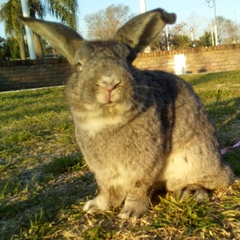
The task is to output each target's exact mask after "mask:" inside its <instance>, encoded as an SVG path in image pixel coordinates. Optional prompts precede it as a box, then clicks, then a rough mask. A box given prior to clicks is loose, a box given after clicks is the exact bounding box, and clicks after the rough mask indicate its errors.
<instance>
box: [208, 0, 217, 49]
mask: <svg viewBox="0 0 240 240" xmlns="http://www.w3.org/2000/svg"><path fill="white" fill-rule="evenodd" d="M211 1H212V5H210V2H211ZM206 2H207V3H208V7H210V8H213V9H214V32H215V45H216V46H217V45H218V29H217V6H216V0H206Z"/></svg>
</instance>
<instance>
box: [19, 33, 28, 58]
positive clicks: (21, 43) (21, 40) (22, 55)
mask: <svg viewBox="0 0 240 240" xmlns="http://www.w3.org/2000/svg"><path fill="white" fill-rule="evenodd" d="M18 45H19V49H20V58H21V60H25V59H26V52H25V42H24V36H23V34H21V35H20V36H19V37H18Z"/></svg>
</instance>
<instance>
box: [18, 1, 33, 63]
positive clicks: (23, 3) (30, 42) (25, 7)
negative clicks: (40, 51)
mask: <svg viewBox="0 0 240 240" xmlns="http://www.w3.org/2000/svg"><path fill="white" fill-rule="evenodd" d="M21 6H22V12H23V16H24V17H29V9H28V3H27V0H21ZM25 30H26V36H27V43H28V50H29V55H30V59H36V54H35V50H34V43H33V34H32V31H31V29H30V28H29V27H28V26H26V25H25Z"/></svg>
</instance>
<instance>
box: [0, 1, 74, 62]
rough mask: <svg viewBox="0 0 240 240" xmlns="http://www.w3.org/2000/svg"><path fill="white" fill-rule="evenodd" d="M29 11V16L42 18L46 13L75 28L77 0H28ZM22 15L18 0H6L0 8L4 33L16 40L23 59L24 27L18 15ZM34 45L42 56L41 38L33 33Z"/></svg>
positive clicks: (39, 56) (40, 56)
mask: <svg viewBox="0 0 240 240" xmlns="http://www.w3.org/2000/svg"><path fill="white" fill-rule="evenodd" d="M28 5H29V12H30V16H31V17H34V18H35V17H39V18H44V17H45V16H46V14H47V13H49V14H51V15H52V16H54V17H56V18H57V19H60V20H61V21H62V22H63V23H64V24H66V25H68V26H70V27H71V28H73V29H75V30H76V29H77V8H78V4H77V0H62V1H59V0H45V1H43V0H29V1H28ZM20 15H22V9H21V2H20V0H8V1H7V2H6V3H4V4H3V5H2V8H1V10H0V21H2V22H4V23H5V32H6V35H8V36H11V37H15V38H16V39H17V40H18V43H19V47H20V52H21V59H25V56H24V53H25V50H24V38H23V36H24V27H23V26H22V25H21V24H20V23H19V21H18V16H20ZM34 46H35V51H36V55H37V57H38V58H42V57H43V50H42V44H41V39H40V37H39V36H37V35H36V34H34Z"/></svg>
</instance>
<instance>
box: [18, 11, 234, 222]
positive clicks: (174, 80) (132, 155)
mask: <svg viewBox="0 0 240 240" xmlns="http://www.w3.org/2000/svg"><path fill="white" fill-rule="evenodd" d="M156 19H157V20H156ZM175 19H176V17H175V15H174V14H168V13H166V12H164V11H163V10H162V9H156V10H154V11H151V12H147V13H144V14H142V15H139V16H137V17H136V18H134V19H132V20H130V22H128V23H127V24H126V25H124V26H123V27H122V28H121V29H120V30H119V31H118V32H117V34H116V37H115V38H114V39H112V40H106V41H86V40H83V39H82V38H81V36H80V35H79V36H78V35H77V34H76V33H74V32H73V33H71V34H68V36H69V38H70V39H69V44H63V43H62V42H61V41H62V40H64V41H65V42H66V41H68V37H66V33H69V28H66V27H65V26H63V25H59V24H58V25H57V26H58V27H57V30H56V25H54V24H52V23H50V22H47V23H45V22H42V21H38V20H34V19H26V18H21V21H22V22H23V23H24V24H27V25H29V26H30V27H31V28H32V29H33V30H34V31H36V32H37V33H38V34H40V35H42V36H43V37H46V38H47V39H48V40H49V41H50V42H52V43H53V44H54V47H57V48H58V49H60V50H61V51H62V52H63V53H67V54H66V57H67V58H68V60H69V62H70V63H71V64H75V65H77V68H76V69H78V70H76V72H75V73H74V74H73V75H72V77H71V78H70V79H69V81H68V83H67V85H66V89H65V95H66V99H67V102H68V104H69V107H70V110H71V113H72V116H73V120H74V124H75V133H76V140H77V142H78V144H79V147H80V149H81V151H82V153H83V155H84V158H85V160H86V163H87V164H88V166H89V168H90V170H91V171H93V172H94V174H95V178H96V180H97V183H98V186H99V194H98V196H97V197H96V198H95V199H93V200H90V201H88V202H87V203H86V204H85V206H84V210H85V211H87V212H88V213H96V212H102V211H106V210H109V209H113V208H116V207H118V206H120V205H121V204H122V203H124V206H123V209H122V210H121V212H120V214H119V217H121V218H128V217H130V216H135V217H139V216H141V215H142V214H144V213H145V212H146V211H147V210H148V206H149V197H150V195H151V193H152V192H153V191H154V190H158V189H161V188H165V189H166V190H167V191H171V192H175V193H177V194H179V195H182V196H185V195H187V194H188V193H190V192H191V193H192V192H193V194H194V193H195V196H196V198H199V199H201V198H202V197H203V196H204V197H205V196H206V193H207V191H208V190H214V189H225V188H227V187H228V186H229V185H230V184H231V183H232V182H233V180H234V176H233V173H232V171H231V170H230V168H229V167H228V166H227V165H226V164H225V163H224V162H223V161H222V160H221V156H220V151H219V144H218V140H217V133H216V129H215V127H214V125H213V124H212V123H211V121H210V119H209V117H208V115H207V113H206V110H205V108H204V106H203V104H202V103H201V101H200V99H199V98H198V97H197V95H196V94H195V93H194V91H193V89H192V88H191V87H190V86H189V85H188V84H187V83H186V82H185V81H184V80H182V79H181V78H179V77H177V76H175V75H173V74H170V73H166V72H161V71H140V70H138V69H136V68H134V67H133V66H132V65H131V60H132V59H134V57H135V54H136V53H137V52H138V51H139V50H140V49H142V48H143V47H144V46H146V45H147V44H149V43H150V42H151V41H152V39H153V38H154V37H155V36H156V32H157V31H160V30H161V28H163V27H164V25H165V24H166V23H173V22H174V21H175ZM39 25H40V26H41V28H40V27H39ZM45 28H46V29H48V30H45ZM51 29H52V30H51ZM54 29H55V30H54ZM156 29H158V30H156ZM53 30H54V31H53ZM51 32H54V35H52V34H51ZM70 32H71V31H70ZM130 33H131V34H130ZM146 34H147V35H146ZM129 35H131V36H129ZM71 36H73V39H71ZM71 43H72V44H71ZM72 53H74V54H72Z"/></svg>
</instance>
